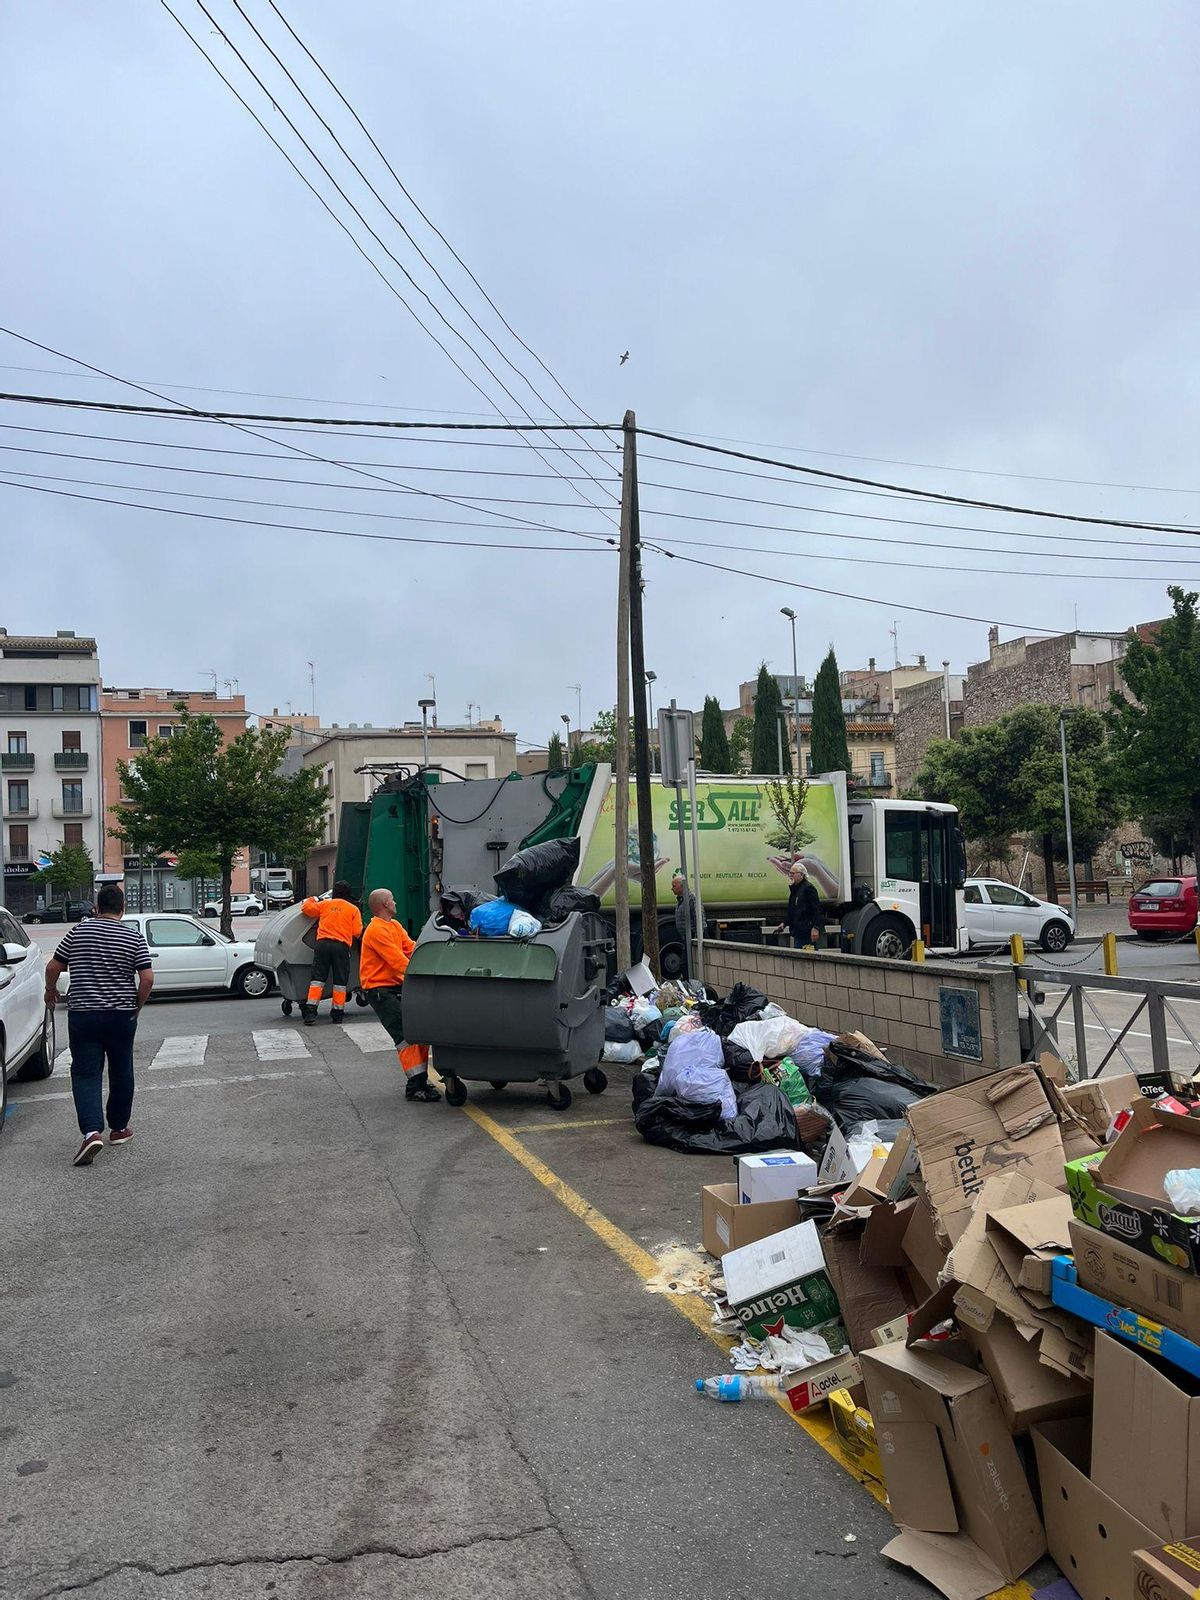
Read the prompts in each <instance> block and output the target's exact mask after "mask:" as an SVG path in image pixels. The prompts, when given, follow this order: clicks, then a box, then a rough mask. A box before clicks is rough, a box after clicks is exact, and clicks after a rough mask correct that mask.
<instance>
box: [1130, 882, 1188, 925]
mask: <svg viewBox="0 0 1200 1600" xmlns="http://www.w3.org/2000/svg"><path fill="white" fill-rule="evenodd" d="M1129 926H1130V927H1131V928H1132V929H1133V931H1134V932H1135V933H1136V934H1137V935H1138V937H1139V938H1141V939H1153V938H1154V937H1155V935H1156V934H1160V933H1162V934H1169V933H1191V931H1192V929H1193V928H1194V927H1195V926H1196V880H1195V878H1194V877H1193V878H1152V879H1151V881H1150V882H1149V883H1144V884H1143V885H1142V887H1141V888H1140V889H1137V890H1135V891H1134V893H1133V894H1131V895H1130V897H1129Z"/></svg>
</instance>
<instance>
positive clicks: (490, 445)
mask: <svg viewBox="0 0 1200 1600" xmlns="http://www.w3.org/2000/svg"><path fill="white" fill-rule="evenodd" d="M87 376H88V374H87V373H80V377H87ZM130 381H131V382H134V386H135V387H141V385H140V384H138V383H137V382H136V380H130ZM149 392H151V393H153V391H152V390H151V391H149ZM4 398H5V397H4V396H3V395H0V400H3V399H4ZM180 415H181V417H182V419H183V421H185V422H215V423H217V424H218V425H220V424H221V418H219V417H210V416H208V415H207V414H206V413H204V412H202V411H197V412H195V413H192V412H182V413H181V414H180ZM147 420H148V421H151V422H164V421H167V420H169V419H167V418H165V417H161V416H154V417H150V418H148V419H147ZM0 428H3V429H4V430H5V431H7V432H11V433H40V434H45V435H47V436H48V437H52V438H57V439H99V440H103V441H104V442H105V443H108V444H138V445H141V446H142V448H143V449H145V450H190V451H195V452H199V453H202V454H205V455H214V456H254V457H256V458H257V459H260V460H263V461H288V460H290V459H291V457H290V456H283V455H280V454H279V452H278V450H275V451H271V450H234V449H233V448H232V447H231V446H228V445H203V444H172V443H168V442H167V441H165V440H161V439H138V438H133V439H131V438H130V437H129V436H128V435H127V434H119V433H90V432H80V431H79V430H77V429H71V428H35V427H33V426H32V425H31V424H29V423H27V422H0ZM282 431H283V432H284V434H285V439H272V438H267V439H266V443H267V444H274V445H280V444H282V445H284V447H285V448H287V446H286V442H285V440H286V435H288V434H293V433H315V434H318V435H319V434H321V433H322V431H323V430H322V429H320V428H286V429H284V430H282ZM337 437H338V438H339V439H365V440H367V442H368V443H370V444H398V443H399V442H400V441H399V440H398V439H395V438H380V436H379V435H378V434H377V433H354V432H343V433H339V434H338V436H337ZM421 443H422V444H423V445H439V444H444V445H455V446H460V447H461V446H468V447H469V448H470V449H472V450H524V448H525V446H524V445H523V444H521V443H520V442H519V441H517V440H513V439H480V438H471V439H466V438H457V439H435V438H434V437H433V436H432V435H431V434H422V435H421ZM546 449H548V450H558V449H561V446H560V445H556V444H552V445H547V446H546ZM610 453H612V454H616V453H617V452H616V450H615V449H612V450H611V451H610ZM336 464H337V465H338V466H343V467H344V466H360V467H390V466H394V465H395V464H396V463H394V462H391V461H359V462H346V461H339V462H338V463H336ZM400 464H401V465H404V464H405V463H400ZM413 470H414V471H416V472H437V471H447V472H454V471H465V470H466V469H465V468H455V467H445V468H438V467H426V466H422V465H420V464H416V465H414V467H413ZM480 470H486V469H482V468H481V469H480ZM493 476H495V477H508V476H510V474H508V473H505V472H503V471H502V470H500V469H497V470H496V472H495V473H494V474H493ZM512 476H515V474H512ZM538 476H541V474H538ZM545 476H547V477H553V476H554V474H553V473H547V474H545Z"/></svg>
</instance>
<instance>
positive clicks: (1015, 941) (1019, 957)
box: [1008, 933, 1029, 989]
mask: <svg viewBox="0 0 1200 1600" xmlns="http://www.w3.org/2000/svg"><path fill="white" fill-rule="evenodd" d="M1008 948H1009V950H1010V951H1011V952H1012V963H1013V966H1014V967H1023V966H1024V965H1025V941H1024V939H1023V938H1022V937H1021V935H1020V934H1019V933H1014V934H1010V935H1009V940H1008ZM1028 987H1029V985H1028V984H1027V983H1026V982H1025V979H1024V978H1018V979H1017V988H1018V989H1028Z"/></svg>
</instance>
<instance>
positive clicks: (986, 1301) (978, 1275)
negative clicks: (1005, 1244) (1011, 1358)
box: [946, 1167, 1071, 1332]
mask: <svg viewBox="0 0 1200 1600" xmlns="http://www.w3.org/2000/svg"><path fill="white" fill-rule="evenodd" d="M1055 1197H1056V1191H1055V1190H1054V1189H1052V1188H1051V1187H1050V1185H1049V1184H1046V1183H1042V1182H1040V1181H1039V1179H1037V1178H1036V1177H1034V1176H1033V1175H1032V1173H1031V1172H1029V1171H1028V1170H1027V1169H1025V1168H1023V1167H1016V1168H1012V1169H1010V1170H1009V1171H1007V1172H999V1173H996V1174H995V1175H994V1176H992V1177H990V1178H988V1180H987V1181H986V1183H985V1184H984V1185H983V1187H982V1188H981V1190H980V1192H979V1198H978V1201H977V1203H976V1206H975V1210H974V1212H973V1213H972V1215H971V1217H970V1219H969V1221H968V1222H967V1225H966V1227H965V1229H964V1230H963V1233H962V1236H961V1238H960V1239H959V1241H958V1243H957V1244H956V1245H955V1246H954V1249H953V1250H952V1251H951V1253H950V1259H949V1260H948V1261H947V1263H946V1275H947V1276H948V1277H952V1278H954V1279H955V1280H956V1281H957V1282H958V1284H959V1285H960V1286H961V1290H960V1298H959V1300H958V1305H959V1309H960V1311H961V1312H962V1314H963V1316H964V1318H965V1320H967V1321H968V1322H969V1323H970V1325H971V1326H972V1327H974V1328H977V1329H978V1330H979V1331H980V1332H983V1331H985V1330H986V1329H987V1328H988V1327H990V1325H991V1322H992V1317H993V1316H994V1314H995V1312H996V1310H999V1311H1002V1312H1003V1313H1004V1315H1005V1316H1006V1317H1008V1318H1010V1319H1011V1320H1012V1321H1013V1322H1015V1323H1017V1324H1018V1325H1026V1326H1027V1327H1029V1328H1030V1329H1033V1328H1034V1327H1035V1323H1034V1312H1033V1309H1032V1308H1031V1307H1030V1306H1029V1304H1028V1303H1027V1302H1026V1301H1025V1300H1024V1299H1023V1298H1022V1295H1021V1293H1020V1291H1019V1290H1018V1289H1017V1287H1016V1284H1015V1283H1014V1282H1013V1279H1012V1278H1011V1277H1010V1276H1009V1274H1008V1272H1007V1271H1006V1270H1005V1267H1004V1265H1003V1264H1002V1261H1001V1258H1000V1257H999V1255H998V1254H997V1251H996V1249H995V1244H996V1242H997V1239H1001V1240H1003V1238H1005V1237H1008V1236H1007V1235H1004V1236H1001V1235H996V1236H993V1235H992V1234H990V1233H989V1231H988V1224H989V1221H990V1219H991V1217H992V1216H993V1215H994V1213H995V1212H997V1211H1010V1210H1013V1209H1017V1208H1024V1207H1027V1206H1028V1205H1030V1203H1031V1202H1033V1201H1044V1200H1051V1201H1052V1200H1054V1199H1055ZM1062 1201H1063V1206H1064V1208H1065V1215H1064V1217H1063V1232H1064V1235H1065V1233H1066V1229H1067V1221H1068V1219H1069V1217H1070V1211H1071V1206H1070V1201H1068V1200H1067V1198H1066V1196H1065V1195H1063V1196H1062ZM1010 1253H1011V1252H1010ZM1020 1259H1022V1260H1023V1259H1024V1257H1023V1255H1022V1256H1021V1258H1020ZM1018 1271H1019V1268H1018Z"/></svg>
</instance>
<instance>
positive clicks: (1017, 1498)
mask: <svg viewBox="0 0 1200 1600" xmlns="http://www.w3.org/2000/svg"><path fill="white" fill-rule="evenodd" d="M862 1367H863V1381H864V1383H865V1384H866V1387H867V1396H868V1400H869V1403H870V1410H871V1417H872V1419H873V1421H874V1424H875V1435H876V1439H877V1440H878V1445H879V1455H880V1460H881V1462H882V1464H883V1475H884V1481H885V1482H886V1484H887V1491H888V1499H889V1501H890V1502H891V1507H892V1514H893V1516H894V1517H895V1519H896V1522H897V1523H898V1524H899V1525H900V1528H901V1536H900V1538H899V1539H897V1540H893V1541H892V1543H891V1544H889V1545H887V1546H886V1547H885V1549H884V1552H883V1553H884V1554H885V1555H887V1556H890V1557H891V1558H892V1559H893V1560H897V1561H900V1562H902V1563H903V1564H904V1565H906V1566H911V1567H913V1568H914V1570H916V1571H918V1572H920V1573H921V1574H922V1575H923V1576H924V1577H926V1578H928V1579H929V1581H930V1582H931V1583H933V1584H935V1585H936V1586H937V1587H938V1588H939V1589H941V1591H942V1593H943V1594H946V1595H948V1596H954V1597H956V1600H979V1597H981V1596H983V1595H985V1594H990V1593H992V1592H993V1591H994V1590H996V1589H998V1588H1001V1587H1002V1586H1003V1585H1004V1584H1005V1583H1013V1582H1015V1581H1016V1580H1017V1579H1018V1578H1019V1577H1020V1576H1021V1574H1022V1573H1023V1572H1024V1571H1026V1569H1027V1568H1028V1567H1030V1566H1031V1565H1032V1564H1033V1563H1034V1562H1035V1561H1036V1560H1037V1559H1038V1557H1039V1556H1040V1555H1042V1554H1043V1552H1044V1551H1045V1548H1046V1541H1045V1536H1044V1534H1043V1532H1042V1525H1041V1522H1040V1520H1039V1518H1038V1514H1037V1509H1036V1507H1035V1505H1034V1502H1033V1496H1032V1494H1031V1492H1030V1489H1029V1485H1028V1483H1027V1482H1026V1481H1025V1474H1024V1472H1023V1471H1022V1469H1021V1463H1020V1460H1019V1458H1018V1456H1017V1451H1016V1446H1015V1445H1014V1444H1013V1441H1012V1439H1011V1437H1010V1435H1009V1432H1008V1428H1007V1426H1006V1424H1005V1421H1004V1418H1003V1416H1002V1414H1001V1411H1000V1406H999V1404H998V1402H997V1399H996V1393H995V1390H994V1389H993V1388H992V1381H991V1379H990V1378H989V1377H988V1376H987V1375H986V1374H985V1373H981V1372H974V1371H972V1370H971V1369H969V1368H967V1367H964V1366H961V1365H959V1364H958V1363H957V1362H955V1361H950V1360H946V1359H945V1358H944V1357H942V1356H941V1355H937V1354H933V1353H931V1352H928V1351H925V1350H914V1349H908V1348H906V1347H905V1346H903V1345H898V1344H892V1345H887V1346H885V1347H884V1348H882V1349H879V1350H871V1351H867V1352H864V1354H863V1357H862ZM936 1535H943V1536H945V1535H954V1536H955V1537H953V1538H948V1537H941V1538H938V1537H931V1536H936Z"/></svg>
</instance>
